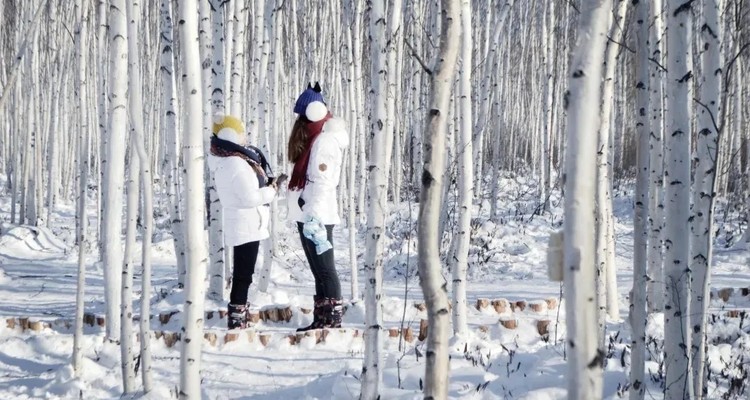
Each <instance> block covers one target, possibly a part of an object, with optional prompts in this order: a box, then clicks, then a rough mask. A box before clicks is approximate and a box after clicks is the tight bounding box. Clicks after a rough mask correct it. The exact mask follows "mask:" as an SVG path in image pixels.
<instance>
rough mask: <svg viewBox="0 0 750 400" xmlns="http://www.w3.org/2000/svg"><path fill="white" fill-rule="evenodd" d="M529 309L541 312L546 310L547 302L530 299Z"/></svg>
mask: <svg viewBox="0 0 750 400" xmlns="http://www.w3.org/2000/svg"><path fill="white" fill-rule="evenodd" d="M529 309H531V311H533V312H535V313H543V312H545V311H547V302H546V301H532V302H531V303H529Z"/></svg>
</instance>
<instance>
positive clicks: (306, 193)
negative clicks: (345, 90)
mask: <svg viewBox="0 0 750 400" xmlns="http://www.w3.org/2000/svg"><path fill="white" fill-rule="evenodd" d="M347 146H349V136H348V133H347V132H346V124H345V123H344V121H343V120H341V119H338V118H331V119H329V120H328V121H326V123H325V124H324V125H323V130H322V131H321V132H320V135H318V137H317V138H316V139H315V141H314V142H313V146H312V149H311V150H310V162H309V163H308V164H307V184H306V185H305V188H304V189H303V190H302V191H301V192H300V191H297V190H290V191H289V193H288V194H287V203H288V204H287V205H288V207H289V219H290V220H292V221H299V222H305V217H306V216H307V215H315V216H316V217H317V218H318V219H319V220H320V221H321V222H322V223H323V224H325V225H336V224H339V223H340V222H341V217H339V213H338V204H339V203H338V197H337V194H336V186H338V184H339V177H340V176H341V167H342V163H343V158H344V157H343V156H344V149H345V148H346V147H347ZM300 193H301V195H302V199H303V200H304V201H305V205H304V207H303V208H304V211H303V210H301V209H300V208H299V205H298V204H297V200H298V199H299V197H300Z"/></svg>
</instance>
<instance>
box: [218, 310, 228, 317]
mask: <svg viewBox="0 0 750 400" xmlns="http://www.w3.org/2000/svg"><path fill="white" fill-rule="evenodd" d="M227 313H228V311H227V310H219V319H224V317H226V316H227Z"/></svg>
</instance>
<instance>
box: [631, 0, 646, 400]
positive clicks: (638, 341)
mask: <svg viewBox="0 0 750 400" xmlns="http://www.w3.org/2000/svg"><path fill="white" fill-rule="evenodd" d="M635 7H636V10H635V11H636V16H635V21H636V40H637V50H636V57H637V61H636V63H637V64H636V79H635V88H636V125H635V126H636V128H635V129H636V141H637V149H636V178H635V179H636V184H635V185H636V186H635V210H634V216H633V225H634V226H633V289H632V291H631V293H632V295H631V298H630V326H631V332H632V333H631V338H630V343H631V346H630V348H631V353H630V354H631V356H630V357H631V362H630V385H631V387H630V399H631V400H636V399H643V396H644V394H645V389H646V387H645V373H644V368H645V362H646V318H647V314H646V283H647V282H648V275H647V266H648V258H647V249H648V213H649V209H648V204H649V203H648V199H649V197H648V192H649V136H650V135H649V133H650V129H649V128H650V124H649V118H648V113H647V110H648V109H649V89H648V84H649V75H648V68H649V60H648V56H649V21H650V20H649V4H648V3H647V2H645V1H641V2H638V3H637V4H636V5H635Z"/></svg>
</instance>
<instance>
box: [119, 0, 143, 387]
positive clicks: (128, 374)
mask: <svg viewBox="0 0 750 400" xmlns="http://www.w3.org/2000/svg"><path fill="white" fill-rule="evenodd" d="M126 7H127V8H128V9H129V8H130V7H132V2H130V1H128V3H127V5H126ZM130 142H131V144H132V142H133V139H132V135H131V139H130ZM139 168H140V166H139V165H138V161H137V158H136V157H135V155H131V156H130V160H129V165H128V179H127V181H126V185H127V217H126V219H125V221H126V227H125V257H124V260H123V263H122V291H121V304H120V309H121V311H120V367H121V372H122V394H123V395H127V394H130V393H132V392H133V391H135V367H134V361H135V354H133V259H134V258H135V257H134V254H133V253H134V252H135V235H136V229H137V227H136V220H137V219H138V196H139V191H138V173H139Z"/></svg>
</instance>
